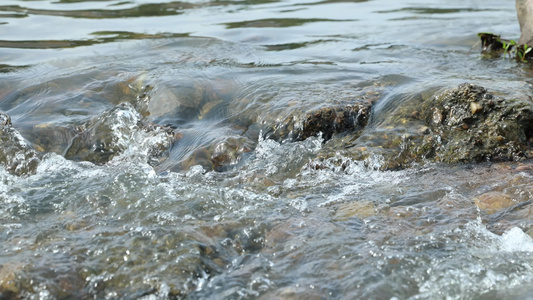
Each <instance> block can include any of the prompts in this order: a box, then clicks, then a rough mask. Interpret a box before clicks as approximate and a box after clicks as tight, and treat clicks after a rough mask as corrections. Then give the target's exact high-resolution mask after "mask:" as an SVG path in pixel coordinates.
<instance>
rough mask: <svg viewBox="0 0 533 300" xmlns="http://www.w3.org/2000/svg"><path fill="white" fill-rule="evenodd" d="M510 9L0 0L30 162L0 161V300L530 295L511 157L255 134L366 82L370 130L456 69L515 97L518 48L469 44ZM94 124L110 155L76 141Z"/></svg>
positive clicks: (5, 55) (2, 39)
mask: <svg viewBox="0 0 533 300" xmlns="http://www.w3.org/2000/svg"><path fill="white" fill-rule="evenodd" d="M514 5H515V4H514V1H513V0H483V1H481V0H461V1H458V0H448V1H443V0H429V1H428V0H426V1H421V0H369V1H365V0H351V1H348V0H347V1H343V0H325V1H313V0H280V1H277V0H236V1H218V0H217V1H215V0H213V1H210V0H205V1H204V0H190V1H184V2H178V1H165V0H131V1H121V0H108V1H106V0H100V1H84V0H42V1H23V0H3V1H1V3H0V111H3V112H5V113H7V114H8V115H9V116H10V117H11V122H12V124H13V128H14V129H16V130H17V132H19V133H20V135H21V136H22V137H23V138H24V139H25V142H26V143H28V145H31V146H32V147H33V148H34V149H35V150H36V152H38V155H39V160H40V162H39V163H38V165H37V167H36V169H35V170H34V171H33V172H27V173H23V174H21V175H20V174H14V173H13V172H11V171H10V170H9V169H8V168H7V167H2V168H0V241H1V242H0V298H2V299H12V298H14V299H91V298H92V299H181V298H185V299H256V298H260V299H502V298H506V299H527V298H528V297H529V298H530V299H531V298H533V296H531V295H533V288H532V286H531V284H532V282H533V240H532V238H531V237H530V236H531V235H533V206H532V205H531V199H533V167H532V165H531V163H530V162H528V161H525V162H514V163H488V162H487V163H481V164H461V165H442V164H426V165H420V166H414V167H412V168H406V169H403V170H397V171H385V170H382V169H380V164H381V160H380V157H379V156H378V155H376V156H372V157H369V158H367V159H366V160H365V161H355V160H353V159H350V158H346V157H343V156H342V155H340V154H338V155H337V156H335V157H332V158H330V159H326V160H323V159H322V160H319V156H320V153H321V151H322V150H323V149H324V148H325V147H331V146H329V145H328V143H324V140H323V137H321V136H320V135H319V136H313V137H309V138H307V139H305V140H303V141H283V140H279V139H278V140H275V139H271V138H270V137H271V136H270V135H269V131H268V125H269V124H275V123H276V122H279V120H282V119H283V118H285V117H287V116H289V115H291V114H292V113H295V112H299V111H308V110H311V109H315V108H320V107H325V106H328V105H331V104H338V103H341V104H342V103H350V101H353V100H354V99H361V98H364V97H371V96H372V95H374V97H376V98H377V100H375V101H376V102H375V105H374V107H373V111H372V119H371V124H370V125H369V128H372V124H377V123H379V122H380V120H381V119H383V118H385V117H386V116H387V115H388V114H389V113H390V112H391V111H393V110H394V108H395V107H398V106H401V105H402V101H406V100H408V99H409V98H410V97H412V95H424V94H432V93H435V92H436V91H439V90H441V89H444V88H451V87H455V86H457V85H458V84H460V83H463V82H469V83H473V84H478V85H481V86H484V87H486V88H487V89H489V90H490V91H491V92H494V93H496V94H498V95H502V96H504V97H512V96H513V95H514V94H515V93H526V94H529V93H530V89H531V86H530V83H531V81H532V78H533V72H532V71H531V70H532V69H531V65H530V64H524V63H518V62H516V61H515V60H511V59H504V58H493V59H488V58H484V57H482V56H481V54H480V46H479V45H476V44H477V43H478V37H477V36H476V34H477V33H478V32H494V33H497V34H501V35H502V36H503V37H508V38H511V39H517V38H518V36H519V33H520V32H519V27H518V22H517V20H516V11H515V8H514ZM369 95H371V96H369ZM105 120H107V121H108V122H110V124H108V125H105V124H107V123H105V122H106V121H105ZM98 122H101V123H98ZM139 122H140V123H142V124H145V125H146V124H150V126H155V129H153V130H145V129H144V127H143V126H145V125H139V124H140V123H139ZM95 123H96V124H104V123H105V124H104V125H105V126H107V127H105V126H104V125H102V126H104V127H105V128H106V129H105V130H107V131H105V130H104V129H100V128H104V127H94V128H96V129H95V131H94V132H93V134H95V135H97V134H99V132H100V131H102V132H103V134H104V135H109V136H113V138H114V139H113V143H115V144H116V145H119V146H118V147H119V148H120V149H121V151H119V152H116V153H115V152H112V153H111V154H110V153H107V154H106V155H104V156H91V157H88V156H83V154H84V153H85V152H83V149H82V148H83V147H84V145H85V144H84V141H85V139H88V137H87V135H79V134H78V133H79V132H82V131H84V130H87V129H88V128H92V127H91V126H93V125H94V124H95ZM91 124H92V125H91ZM95 126H96V125H95ZM146 126H148V125H146ZM161 128H166V129H165V130H167V131H168V130H171V131H172V134H173V136H174V142H172V145H171V146H170V148H168V149H166V150H165V151H163V152H164V155H162V157H156V158H154V157H153V156H152V154H153V152H152V150H153V148H154V147H157V145H161V144H164V143H165V141H166V140H165V133H164V130H163V129H161ZM369 130H370V129H369ZM2 141H3V140H2ZM2 143H4V141H3V142H2ZM0 147H3V149H1V150H2V151H9V149H7V147H8V146H6V144H4V145H0ZM79 149H82V150H79ZM77 150H79V151H77ZM76 151H77V152H76ZM213 153H215V154H216V153H220V155H221V157H222V158H220V159H221V160H223V161H224V164H220V165H217V164H215V163H213V156H211V157H209V155H214V154H213ZM154 159H155V160H156V161H155V162H154ZM215 161H216V159H215ZM319 161H320V165H321V167H320V168H314V167H311V166H313V165H314V164H315V163H318V162H319ZM339 161H341V162H342V163H339ZM22 164H24V162H23V163H22ZM487 195H488V196H487ZM498 195H499V196H498ZM490 196H494V197H496V198H497V197H500V199H501V198H504V199H506V197H508V198H511V199H512V201H514V203H516V204H517V205H514V206H511V207H510V208H507V209H500V210H498V211H497V212H494V213H492V212H487V211H483V210H480V209H479V208H478V207H477V206H476V204H475V203H476V199H479V198H480V197H490Z"/></svg>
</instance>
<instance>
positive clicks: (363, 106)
mask: <svg viewBox="0 0 533 300" xmlns="http://www.w3.org/2000/svg"><path fill="white" fill-rule="evenodd" d="M371 107H372V106H371V103H370V102H366V101H364V102H358V103H354V104H351V105H346V106H338V107H335V106H334V107H324V108H320V109H316V110H311V111H308V112H304V113H302V114H293V115H290V116H288V117H286V118H285V119H284V120H282V121H281V122H279V124H278V125H276V126H275V127H274V129H273V132H272V133H269V134H267V137H268V138H271V139H274V140H278V141H280V140H289V141H302V140H305V139H307V138H309V137H312V136H317V135H318V134H319V133H322V137H323V138H324V140H329V139H330V138H331V137H332V136H333V135H334V134H337V133H344V132H352V133H353V132H360V131H361V130H362V129H363V128H364V127H365V126H366V124H367V122H368V117H369V115H370V109H371Z"/></svg>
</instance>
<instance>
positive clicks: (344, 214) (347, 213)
mask: <svg viewBox="0 0 533 300" xmlns="http://www.w3.org/2000/svg"><path fill="white" fill-rule="evenodd" d="M374 215H376V207H375V206H374V204H373V203H372V202H370V201H350V202H344V203H342V204H340V205H339V206H338V208H337V210H336V211H335V218H334V220H335V221H347V220H349V219H351V218H353V217H356V218H360V219H364V218H368V217H371V216H374Z"/></svg>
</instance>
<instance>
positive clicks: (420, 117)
mask: <svg viewBox="0 0 533 300" xmlns="http://www.w3.org/2000/svg"><path fill="white" fill-rule="evenodd" d="M413 112H416V113H415V114H413ZM380 118H381V119H380ZM372 125H374V126H372V127H371V128H365V130H364V131H363V133H362V134H361V133H356V134H354V135H350V134H349V135H347V136H345V137H342V138H334V139H332V140H331V141H330V142H329V143H328V145H329V147H327V148H325V150H324V151H323V153H322V154H321V155H322V156H323V157H330V156H334V155H336V153H341V154H342V155H344V156H347V157H350V158H353V159H355V160H365V159H367V158H369V157H372V156H376V155H377V156H380V157H382V163H381V165H380V168H381V169H403V168H409V167H413V166H416V165H420V164H424V163H427V162H443V163H462V162H483V161H522V160H524V159H528V158H530V153H532V152H531V146H533V143H532V137H533V130H531V128H532V127H533V103H532V102H531V101H530V100H529V99H527V97H523V98H518V99H504V98H501V97H498V96H495V95H493V94H491V93H490V92H488V91H487V90H486V89H485V88H483V87H481V86H476V85H472V84H467V83H465V84H461V85H459V86H458V87H456V88H453V89H449V90H445V91H443V92H440V93H439V92H437V93H434V96H432V97H426V96H422V95H419V96H417V95H413V96H412V97H411V98H410V99H409V100H408V101H405V102H403V103H401V104H399V106H398V107H397V108H395V109H393V111H392V112H390V113H386V114H384V116H383V117H380V115H379V114H378V115H377V116H376V117H375V120H373V124H372Z"/></svg>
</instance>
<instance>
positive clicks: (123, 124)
mask: <svg viewBox="0 0 533 300" xmlns="http://www.w3.org/2000/svg"><path fill="white" fill-rule="evenodd" d="M85 128H86V129H85V130H83V131H82V132H80V133H78V134H77V135H75V136H74V137H73V138H72V140H71V141H70V144H69V146H68V148H67V149H66V151H65V153H64V156H65V158H67V159H72V160H82V161H90V162H93V163H96V164H104V163H106V162H108V161H109V160H111V159H112V158H113V157H114V156H116V155H118V154H120V153H121V152H123V151H124V150H125V149H127V148H128V146H129V145H130V144H131V143H132V142H134V141H135V139H136V138H139V137H137V136H136V134H137V133H139V132H144V133H151V135H150V136H155V135H157V134H158V132H160V131H158V130H154V129H155V127H153V126H150V125H147V124H144V123H142V122H141V116H140V115H139V114H138V113H137V111H135V109H134V108H133V106H132V105H131V104H129V103H121V104H119V105H117V106H115V107H113V108H112V109H110V110H107V111H105V112H104V113H102V114H101V115H100V116H99V117H98V118H97V119H96V120H95V121H93V122H91V123H90V124H88V125H87V126H85ZM144 138H146V137H144ZM171 139H172V135H171V133H170V132H168V134H166V139H165V140H164V141H162V142H160V143H157V144H156V145H155V146H154V147H152V148H151V150H150V154H151V156H161V155H163V154H164V153H165V152H166V150H167V149H168V148H169V147H170V145H171ZM151 161H157V159H155V160H151Z"/></svg>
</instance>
